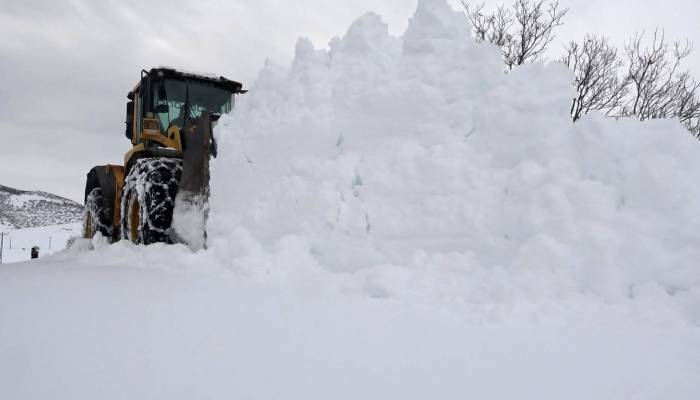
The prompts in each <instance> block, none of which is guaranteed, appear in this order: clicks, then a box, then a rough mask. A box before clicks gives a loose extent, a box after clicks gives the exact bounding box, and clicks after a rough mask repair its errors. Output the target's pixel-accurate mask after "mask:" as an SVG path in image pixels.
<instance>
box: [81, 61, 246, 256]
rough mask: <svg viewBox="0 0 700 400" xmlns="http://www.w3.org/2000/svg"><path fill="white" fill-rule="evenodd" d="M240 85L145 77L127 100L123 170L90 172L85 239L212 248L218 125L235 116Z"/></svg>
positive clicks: (168, 72) (191, 77)
mask: <svg viewBox="0 0 700 400" xmlns="http://www.w3.org/2000/svg"><path fill="white" fill-rule="evenodd" d="M243 93H246V90H243V85H242V84H241V83H239V82H236V81H232V80H229V79H226V78H224V77H214V76H203V75H196V74H192V73H187V72H182V71H177V70H175V69H172V68H165V67H159V68H153V69H151V70H150V71H146V70H143V71H141V80H140V81H139V83H138V84H137V85H136V87H134V89H133V90H132V91H130V92H129V94H128V95H127V98H128V100H129V101H128V102H127V103H126V137H127V138H128V139H129V140H131V144H132V148H131V149H130V150H129V151H128V152H127V153H126V155H125V156H124V165H102V166H97V167H94V168H92V169H91V170H90V172H89V173H88V174H87V181H86V183H85V211H84V223H83V237H84V238H88V239H90V238H93V237H94V236H95V235H97V234H98V233H99V234H101V235H102V236H104V237H105V238H107V239H108V240H109V241H111V242H114V241H118V240H122V239H123V240H130V241H132V242H134V243H136V244H143V245H149V244H153V243H161V242H163V243H185V244H187V245H188V246H190V247H191V248H192V249H200V248H204V247H206V230H205V224H206V218H207V213H208V198H209V159H210V157H215V156H216V142H215V141H214V137H213V135H212V131H213V125H214V124H215V123H216V121H217V120H218V119H219V117H220V116H221V114H225V113H228V112H230V111H231V109H232V107H233V106H234V100H235V97H236V95H240V94H243Z"/></svg>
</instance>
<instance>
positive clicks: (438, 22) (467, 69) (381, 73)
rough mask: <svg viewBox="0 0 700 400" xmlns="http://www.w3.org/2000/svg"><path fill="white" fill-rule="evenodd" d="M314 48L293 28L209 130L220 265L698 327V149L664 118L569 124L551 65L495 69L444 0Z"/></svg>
mask: <svg viewBox="0 0 700 400" xmlns="http://www.w3.org/2000/svg"><path fill="white" fill-rule="evenodd" d="M329 47H330V48H329V50H322V49H317V48H315V47H314V46H313V45H312V43H311V42H310V41H308V40H305V39H300V40H299V42H298V44H297V47H296V57H295V59H294V61H293V63H292V65H291V67H289V68H286V67H282V66H279V65H275V64H273V63H268V64H267V65H266V66H265V68H264V69H263V70H262V72H261V73H260V76H259V79H258V80H257V82H256V83H255V85H254V86H253V88H252V90H251V93H250V94H248V95H246V96H245V97H243V98H241V99H239V104H238V108H237V111H236V112H235V113H234V115H233V116H232V118H227V119H224V120H223V121H222V122H221V123H220V124H219V127H218V128H217V132H216V135H217V140H218V144H219V146H220V152H219V154H220V156H219V158H217V159H216V160H215V161H214V162H213V164H212V198H211V206H212V211H211V215H210V223H209V234H210V238H209V243H210V246H211V248H212V250H213V252H214V254H215V255H216V257H217V258H218V259H219V260H220V261H221V262H222V263H224V264H225V265H227V266H230V267H232V268H234V269H236V270H240V271H243V272H245V273H247V274H252V275H256V274H260V275H268V276H273V277H282V276H288V277H290V278H291V279H294V280H299V281H302V280H303V281H306V282H310V281H311V282H313V279H312V277H319V276H323V275H332V277H333V282H336V283H337V284H338V287H339V288H341V289H342V290H348V291H351V292H360V293H364V294H367V295H369V296H372V297H390V298H416V299H423V300H427V301H432V300H434V299H439V300H440V301H444V302H447V303H453V304H456V305H459V306H462V307H465V308H467V312H465V315H468V316H471V317H474V318H503V317H506V316H509V317H516V316H523V317H526V318H530V317H532V316H533V315H546V314H542V313H543V312H547V311H552V310H556V309H561V308H567V309H571V310H574V311H573V314H572V315H579V316H580V315H581V313H582V312H586V313H588V315H591V316H593V315H596V313H597V310H598V306H600V307H607V306H608V305H610V304H612V305H615V306H619V314H620V316H623V315H626V316H630V315H633V316H635V317H642V318H644V319H645V320H647V319H651V320H654V321H657V322H668V321H685V322H690V323H693V324H696V323H699V322H700V268H699V267H698V260H700V157H698V152H700V145H699V144H698V143H697V142H696V141H695V140H694V139H693V138H692V137H691V136H690V135H689V134H688V133H687V132H686V131H684V130H683V128H682V127H681V126H680V124H678V123H677V122H674V121H657V122H645V123H640V122H637V121H631V120H627V121H626V120H622V121H614V120H611V119H604V118H602V117H601V116H597V115H591V116H589V117H587V118H585V119H584V120H582V121H581V122H580V123H577V124H572V123H571V120H570V118H569V115H568V108H569V105H570V99H571V98H572V96H573V93H572V87H571V82H572V77H571V76H570V74H569V73H568V72H567V70H566V69H565V68H564V67H562V66H559V65H541V64H536V65H528V66H524V67H521V68H518V69H516V70H514V71H512V72H510V73H508V74H504V73H503V66H502V62H501V59H500V56H499V53H498V51H497V50H496V49H495V48H493V47H491V46H489V45H486V44H485V45H477V44H476V43H474V41H473V40H472V39H470V34H469V27H468V26H467V24H466V23H465V21H464V17H463V15H461V14H458V13H456V12H454V11H453V10H452V9H451V8H450V7H449V6H448V5H447V4H446V3H445V1H444V0H423V1H420V2H419V6H418V10H417V12H416V14H415V15H414V17H413V18H412V19H411V21H410V24H409V26H408V29H407V31H406V33H405V34H404V35H403V36H402V37H400V38H396V37H392V36H390V35H389V33H388V30H387V26H386V25H385V24H384V23H383V22H382V21H381V19H380V17H378V16H377V15H374V14H367V15H365V16H364V17H362V18H360V19H359V20H357V21H356V22H355V23H354V24H353V25H352V26H351V27H350V29H349V30H348V32H347V33H346V34H345V36H344V37H342V38H335V39H333V40H332V41H331V43H330V45H329ZM316 282H317V283H320V282H323V285H324V286H326V285H329V283H328V281H327V280H320V278H319V280H318V281H316ZM309 286H313V283H309Z"/></svg>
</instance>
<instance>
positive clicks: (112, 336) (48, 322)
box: [0, 260, 700, 399]
mask: <svg viewBox="0 0 700 400" xmlns="http://www.w3.org/2000/svg"><path fill="white" fill-rule="evenodd" d="M463 317H464V316H460V315H459V314H456V313H453V312H449V311H442V312H441V311H439V310H436V309H429V308H426V307H422V306H416V305H412V304H409V303H406V302H401V301H392V300H387V299H371V298H366V297H356V296H340V295H335V294H332V293H326V294H324V295H319V294H318V292H316V291H314V292H312V293H310V294H308V293H307V294H305V293H304V292H303V291H298V290H289V289H288V288H284V287H280V286H279V285H269V284H263V283H260V282H256V281H254V280H251V279H248V278H240V277H236V276H234V275H227V274H216V273H211V272H209V273H200V272H196V271H188V272H173V271H166V270H158V269H145V268H133V267H129V266H127V265H124V266H91V265H85V264H83V263H80V262H76V261H70V260H44V261H41V262H38V263H33V264H29V263H26V264H14V265H9V266H8V265H5V266H2V267H1V268H0V398H2V399H98V398H99V399H136V398H142V399H146V398H148V399H205V398H212V399H219V398H239V399H329V398H333V399H387V398H401V399H465V398H483V399H486V398H488V399H621V398H634V399H671V398H672V399H695V398H697V393H700V379H699V378H700V331H699V330H698V329H697V328H695V327H688V326H685V327H684V326H674V327H669V328H662V327H649V326H643V325H635V324H630V323H616V322H615V321H611V322H610V323H608V324H600V323H599V321H596V322H595V323H594V322H590V321H586V320H580V321H575V322H567V323H558V322H556V321H550V322H541V321H540V322H532V323H528V322H518V323H506V322H504V323H493V322H492V323H474V322H469V320H468V318H463Z"/></svg>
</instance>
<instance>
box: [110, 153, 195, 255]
mask: <svg viewBox="0 0 700 400" xmlns="http://www.w3.org/2000/svg"><path fill="white" fill-rule="evenodd" d="M181 175H182V160H180V159H174V158H141V159H139V160H138V161H136V164H135V165H134V166H133V167H131V169H130V170H129V173H128V175H127V177H126V179H125V180H124V192H123V195H122V204H121V230H122V238H124V239H127V240H131V241H132V242H133V243H136V244H144V245H149V244H153V243H170V235H169V233H170V232H169V231H170V224H171V223H172V220H173V208H174V205H175V196H176V195H177V189H178V183H179V182H180V176H181Z"/></svg>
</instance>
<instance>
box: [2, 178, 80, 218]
mask: <svg viewBox="0 0 700 400" xmlns="http://www.w3.org/2000/svg"><path fill="white" fill-rule="evenodd" d="M82 215H83V206H82V205H80V204H78V203H76V202H74V201H72V200H68V199H66V198H63V197H60V196H56V195H54V194H51V193H46V192H40V191H22V190H17V189H13V188H10V187H7V186H2V185H0V225H2V226H5V227H8V228H29V227H38V226H49V225H61V224H69V223H76V222H80V221H81V220H82Z"/></svg>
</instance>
